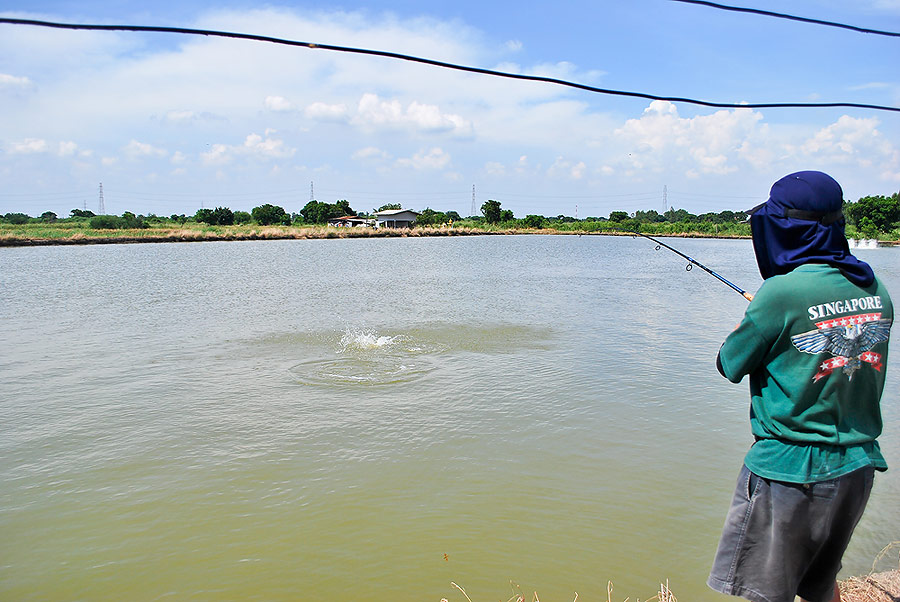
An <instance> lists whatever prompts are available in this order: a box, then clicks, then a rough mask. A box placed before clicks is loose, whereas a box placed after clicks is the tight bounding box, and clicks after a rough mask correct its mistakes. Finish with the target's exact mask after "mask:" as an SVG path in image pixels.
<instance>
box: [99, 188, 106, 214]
mask: <svg viewBox="0 0 900 602" xmlns="http://www.w3.org/2000/svg"><path fill="white" fill-rule="evenodd" d="M98 211H99V212H100V215H106V204H105V203H104V202H103V182H100V207H99V209H98Z"/></svg>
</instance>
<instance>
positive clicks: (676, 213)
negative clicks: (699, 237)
mask: <svg viewBox="0 0 900 602" xmlns="http://www.w3.org/2000/svg"><path fill="white" fill-rule="evenodd" d="M664 215H665V216H666V221H667V222H669V223H672V224H674V223H677V222H696V221H697V216H696V215H694V214H693V213H689V212H688V211H687V210H686V209H675V208H674V207H673V208H671V209H669V210H668V211H666V212H665V214H664Z"/></svg>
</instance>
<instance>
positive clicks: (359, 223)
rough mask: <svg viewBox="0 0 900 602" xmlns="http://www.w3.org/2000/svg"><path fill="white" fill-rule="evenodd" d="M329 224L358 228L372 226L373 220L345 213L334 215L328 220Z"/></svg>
mask: <svg viewBox="0 0 900 602" xmlns="http://www.w3.org/2000/svg"><path fill="white" fill-rule="evenodd" d="M328 225H329V226H336V227H338V228H360V227H364V226H374V225H375V220H373V219H369V218H366V217H357V216H356V215H345V216H344V217H335V218H332V219H330V220H328Z"/></svg>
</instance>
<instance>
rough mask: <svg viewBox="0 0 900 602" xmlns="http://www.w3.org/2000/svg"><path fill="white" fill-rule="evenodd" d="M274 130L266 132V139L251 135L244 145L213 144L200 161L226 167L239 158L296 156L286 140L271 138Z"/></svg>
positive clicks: (283, 157)
mask: <svg viewBox="0 0 900 602" xmlns="http://www.w3.org/2000/svg"><path fill="white" fill-rule="evenodd" d="M273 133H275V131H274V130H266V132H265V134H266V135H265V137H263V136H260V135H259V134H255V133H254V134H249V135H248V136H247V137H246V138H245V139H244V143H243V144H239V145H228V144H213V145H212V146H211V147H210V150H209V151H207V152H205V153H202V154H201V155H200V159H201V160H202V162H203V164H204V165H224V164H226V163H230V162H231V161H234V160H235V159H237V158H239V157H248V158H255V159H259V160H264V161H265V160H272V159H286V158H289V157H292V156H294V154H295V153H296V152H297V149H295V148H291V147H288V146H287V145H286V144H285V143H284V140H281V139H279V138H273V137H271V134H273Z"/></svg>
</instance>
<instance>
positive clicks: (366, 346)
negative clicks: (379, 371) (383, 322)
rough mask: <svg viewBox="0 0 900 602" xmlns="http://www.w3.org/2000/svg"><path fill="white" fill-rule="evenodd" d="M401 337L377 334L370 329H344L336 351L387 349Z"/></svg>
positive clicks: (399, 340)
mask: <svg viewBox="0 0 900 602" xmlns="http://www.w3.org/2000/svg"><path fill="white" fill-rule="evenodd" d="M401 340H402V337H401V336H400V335H397V336H392V337H391V336H387V335H379V334H378V333H377V332H374V331H371V330H349V329H348V330H346V331H344V335H343V336H342V337H341V341H340V346H341V348H340V349H339V350H338V353H345V352H347V351H372V350H376V349H387V348H391V347H394V346H396V345H397V344H398V343H399V342H401Z"/></svg>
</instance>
